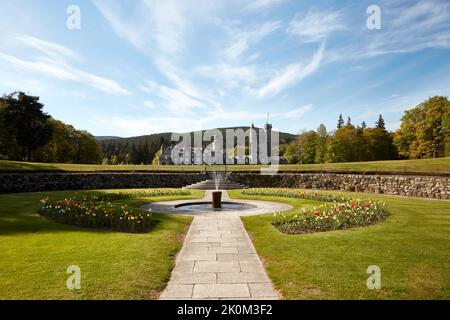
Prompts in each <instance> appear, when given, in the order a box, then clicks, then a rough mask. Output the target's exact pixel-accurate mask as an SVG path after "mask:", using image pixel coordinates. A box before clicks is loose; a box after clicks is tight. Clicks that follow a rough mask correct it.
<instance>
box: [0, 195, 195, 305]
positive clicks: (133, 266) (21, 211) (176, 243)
mask: <svg viewBox="0 0 450 320" xmlns="http://www.w3.org/2000/svg"><path fill="white" fill-rule="evenodd" d="M109 192H114V191H109ZM47 194H48V193H30V194H14V195H0V204H1V206H0V299H154V298H157V297H158V295H159V292H160V291H161V290H163V289H164V287H165V285H166V282H167V280H168V278H169V276H170V271H171V269H172V267H173V265H174V255H175V254H176V253H177V252H178V251H179V249H180V248H181V245H182V237H183V235H184V233H185V232H186V230H187V227H188V225H189V224H190V221H191V219H189V218H185V217H180V216H171V215H158V214H155V220H156V224H155V227H154V229H152V230H151V231H150V232H149V233H148V234H127V233H117V232H109V231H95V230H89V229H83V228H77V227H71V226H66V225H61V224H57V223H53V222H51V221H48V220H46V219H44V218H42V217H40V216H39V215H38V214H37V209H38V207H39V200H41V199H42V198H43V197H44V196H45V195H47ZM66 194H73V193H63V192H55V193H51V194H50V195H51V197H52V198H63V197H64V196H65V195H66ZM202 195H203V193H202V192H198V191H194V192H193V193H192V195H191V196H186V197H178V198H177V199H192V198H200V197H202ZM171 199H174V198H171ZM163 200H168V199H167V197H166V198H164V197H157V198H151V199H133V200H127V201H122V202H124V203H128V204H129V205H130V206H131V207H139V206H140V205H141V204H143V203H145V202H150V201H163ZM70 265H78V266H79V267H80V268H81V287H82V288H81V290H79V291H70V290H68V289H67V288H66V280H67V278H68V276H69V275H68V274H66V270H67V267H68V266H70Z"/></svg>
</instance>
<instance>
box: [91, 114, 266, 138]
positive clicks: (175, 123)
mask: <svg viewBox="0 0 450 320" xmlns="http://www.w3.org/2000/svg"><path fill="white" fill-rule="evenodd" d="M263 119H265V115H264V114H255V113H254V112H250V111H230V112H224V111H222V112H215V113H206V114H204V115H203V116H200V117H146V118H135V117H110V118H105V117H104V116H102V117H97V118H96V119H94V120H95V123H96V125H97V126H99V125H100V126H105V127H106V128H107V132H111V130H112V129H113V131H114V132H121V133H122V134H121V135H122V136H139V135H148V134H152V133H161V132H179V133H184V132H190V131H196V130H206V129H212V128H216V127H217V121H220V122H221V123H227V126H228V125H230V126H231V125H233V124H234V125H242V124H243V122H248V125H250V124H251V122H253V121H258V120H263ZM114 129H115V130H114ZM105 131H106V130H105Z"/></svg>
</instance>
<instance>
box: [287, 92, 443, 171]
mask: <svg viewBox="0 0 450 320" xmlns="http://www.w3.org/2000/svg"><path fill="white" fill-rule="evenodd" d="M283 149H284V157H285V158H286V159H287V161H288V162H289V163H304V164H313V163H328V162H330V163H337V162H360V161H379V160H396V159H427V158H438V157H448V156H450V102H449V100H448V98H447V97H440V96H436V97H432V98H430V99H428V100H426V101H424V102H423V103H421V104H419V105H418V106H417V107H415V108H413V109H411V110H408V111H406V112H405V115H404V116H403V118H402V123H401V127H400V129H398V130H397V131H395V132H389V131H388V130H387V129H386V124H385V121H384V119H383V117H382V115H380V116H379V119H378V121H377V122H376V123H375V125H374V126H373V127H368V126H367V124H366V123H365V122H363V123H361V124H360V125H357V126H355V125H354V124H353V123H352V120H351V118H350V117H349V118H348V119H347V121H345V120H344V118H343V116H342V115H340V116H339V120H338V124H337V128H336V130H334V131H332V132H328V131H327V129H326V127H325V125H323V124H321V125H320V127H319V128H318V129H317V130H316V131H307V132H303V133H302V134H300V135H298V137H297V139H296V140H295V141H294V142H292V143H291V144H289V145H287V146H284V148H283Z"/></svg>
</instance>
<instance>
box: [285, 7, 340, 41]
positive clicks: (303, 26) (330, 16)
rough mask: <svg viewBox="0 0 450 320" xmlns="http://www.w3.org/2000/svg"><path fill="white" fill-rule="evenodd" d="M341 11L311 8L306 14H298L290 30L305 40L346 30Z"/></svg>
mask: <svg viewBox="0 0 450 320" xmlns="http://www.w3.org/2000/svg"><path fill="white" fill-rule="evenodd" d="M345 29H346V26H345V24H344V22H343V14H342V12H341V11H318V10H314V9H313V10H310V11H309V12H308V14H306V16H304V17H303V16H302V15H300V14H297V15H296V16H295V18H294V19H293V20H292V21H291V23H290V25H289V29H288V32H289V33H291V34H293V35H296V36H299V37H300V38H301V39H302V40H303V41H305V42H316V41H322V40H324V39H326V38H327V37H328V36H329V35H330V34H331V33H333V32H336V31H341V30H345Z"/></svg>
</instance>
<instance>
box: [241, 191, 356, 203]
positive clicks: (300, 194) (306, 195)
mask: <svg viewBox="0 0 450 320" xmlns="http://www.w3.org/2000/svg"><path fill="white" fill-rule="evenodd" d="M242 194H245V195H248V196H275V197H285V198H299V199H306V200H314V201H323V202H346V201H349V200H351V198H350V197H346V196H344V195H343V194H332V193H323V192H318V191H304V190H298V189H273V188H259V189H246V190H244V191H242Z"/></svg>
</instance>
